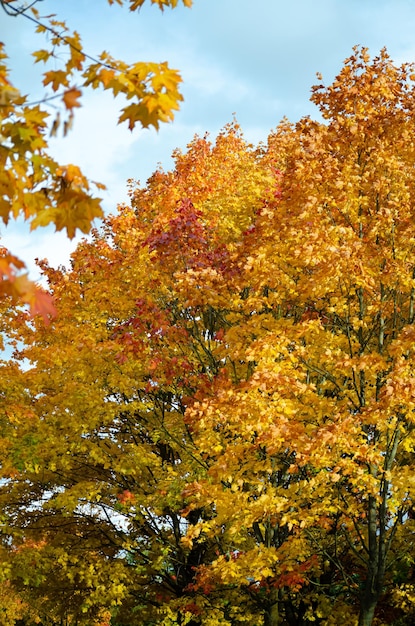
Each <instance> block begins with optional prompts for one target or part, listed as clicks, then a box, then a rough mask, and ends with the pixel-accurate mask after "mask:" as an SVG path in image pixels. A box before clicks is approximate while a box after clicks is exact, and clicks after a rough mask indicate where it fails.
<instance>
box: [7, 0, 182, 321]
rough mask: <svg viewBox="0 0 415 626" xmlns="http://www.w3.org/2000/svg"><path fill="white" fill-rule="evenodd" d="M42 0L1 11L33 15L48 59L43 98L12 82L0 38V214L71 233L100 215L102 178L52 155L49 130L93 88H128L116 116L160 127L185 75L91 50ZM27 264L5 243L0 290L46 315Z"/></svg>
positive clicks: (65, 124)
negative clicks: (92, 177)
mask: <svg viewBox="0 0 415 626" xmlns="http://www.w3.org/2000/svg"><path fill="white" fill-rule="evenodd" d="M38 1H39V0H37V1H35V2H31V3H27V4H24V3H19V2H17V1H15V0H1V2H0V5H1V7H0V8H1V9H2V10H3V16H5V14H7V15H8V16H9V19H15V18H18V19H26V20H29V21H30V22H31V23H32V24H33V26H34V28H35V29H36V32H37V33H40V34H41V35H43V36H44V37H45V40H46V47H43V48H41V49H39V50H35V51H34V52H33V57H34V62H36V63H42V64H44V65H45V66H46V70H45V72H44V74H43V87H44V88H45V89H46V94H45V95H44V97H43V98H42V99H41V101H40V102H33V98H32V99H31V98H30V96H28V95H23V94H24V93H25V92H24V89H25V88H24V86H22V87H20V86H19V87H18V86H15V85H13V84H12V83H11V82H10V78H9V67H8V59H7V56H6V51H5V49H4V45H3V44H2V45H0V122H1V143H0V167H1V178H0V192H1V193H0V196H1V197H0V219H1V220H2V221H3V223H4V224H7V223H8V222H9V220H10V219H16V218H18V217H23V218H24V219H25V220H27V221H28V222H29V223H30V227H31V229H35V228H37V227H39V226H47V225H48V224H54V225H55V227H56V230H66V231H67V234H68V236H69V237H71V238H72V237H74V235H75V232H76V230H77V229H79V230H80V231H82V232H84V233H87V232H89V230H90V228H91V224H92V222H93V220H94V219H95V218H99V217H102V208H101V201H100V199H99V198H98V197H97V195H96V193H97V192H98V193H99V190H102V189H105V186H104V185H103V184H102V183H99V182H91V181H89V180H88V179H87V177H86V176H85V175H84V174H83V173H82V172H81V170H80V169H79V167H77V166H76V165H74V164H60V163H58V162H57V161H56V160H55V159H53V158H52V157H51V156H50V154H49V151H48V133H49V131H51V133H52V134H57V133H58V132H59V133H60V132H61V131H62V132H63V134H64V135H66V134H67V132H69V131H70V128H71V126H72V123H73V119H74V112H75V110H76V108H77V107H80V106H81V102H82V96H83V93H84V92H85V90H87V89H88V88H91V89H98V88H99V89H103V90H109V91H110V92H111V93H113V95H114V96H119V95H121V96H123V97H124V100H125V101H126V104H125V106H124V107H123V108H122V110H121V113H120V117H119V122H127V123H128V127H129V128H130V129H131V130H132V129H133V128H134V126H135V125H136V124H137V123H138V124H141V125H142V126H143V127H144V128H148V127H151V126H152V127H154V128H155V129H158V127H159V125H160V123H162V122H169V121H171V120H172V119H173V116H174V112H175V111H176V110H177V109H178V107H179V103H180V101H181V100H182V96H181V94H180V92H179V90H178V87H179V84H180V81H181V78H180V75H179V73H178V72H177V71H176V70H173V69H171V68H169V66H168V65H167V63H147V62H140V61H139V62H137V63H133V64H127V63H125V62H124V61H121V60H118V59H114V58H112V57H111V56H110V54H109V53H107V52H103V53H102V54H101V55H99V56H98V57H97V58H93V57H91V56H90V55H89V54H88V52H87V51H86V50H85V49H84V47H83V43H82V41H81V37H80V35H79V33H77V32H76V31H74V32H71V30H70V29H69V27H68V26H67V24H66V23H65V21H63V20H62V19H61V17H60V16H56V15H52V16H51V15H49V16H46V17H42V15H41V14H40V13H39V10H38V8H37V7H36V6H35V5H37V4H38ZM144 1H145V0H131V1H130V2H123V0H109V4H114V3H117V4H119V5H123V4H126V5H127V6H128V7H129V9H130V10H131V11H138V10H139V9H140V7H141V6H142V5H143V4H144ZM152 3H153V4H156V5H157V6H158V7H159V8H160V9H161V10H163V9H164V8H166V7H171V8H174V7H176V6H177V4H178V0H152ZM183 4H184V5H185V6H188V7H190V6H191V4H192V2H191V0H183ZM6 19H7V18H6ZM22 90H23V91H22ZM36 100H38V98H36ZM49 104H53V109H51V108H49ZM56 110H57V113H56V115H52V114H51V111H55V112H56ZM24 267H25V266H24V263H23V261H22V260H21V259H18V258H17V257H16V256H15V255H13V253H12V252H10V251H8V250H6V249H4V248H3V249H2V251H1V258H0V280H1V284H0V294H1V295H2V296H3V297H6V296H8V297H10V296H12V297H13V298H14V299H17V300H18V301H20V302H24V303H26V304H28V305H30V308H31V311H32V314H36V313H41V314H42V315H43V316H44V318H45V319H47V317H48V315H50V314H51V313H52V314H53V312H54V309H53V304H52V302H51V300H50V298H48V297H47V296H45V294H44V293H43V292H42V291H41V290H40V288H36V286H35V285H34V284H33V283H32V282H30V281H29V280H28V278H27V275H26V274H22V273H21V271H22V270H24Z"/></svg>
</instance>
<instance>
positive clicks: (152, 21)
mask: <svg viewBox="0 0 415 626" xmlns="http://www.w3.org/2000/svg"><path fill="white" fill-rule="evenodd" d="M37 6H38V8H39V10H40V12H41V14H44V15H47V14H49V13H57V14H58V16H59V17H60V18H62V19H66V20H67V23H68V25H69V26H70V27H71V28H75V29H77V30H78V31H79V32H80V34H81V36H82V40H83V43H84V47H85V50H86V51H87V52H88V53H90V54H92V55H97V54H99V53H100V52H101V51H102V50H104V49H105V50H107V51H109V52H110V53H111V54H112V55H113V56H114V57H116V58H122V59H124V60H126V61H128V62H134V61H140V60H148V61H166V60H167V61H168V62H169V64H170V66H171V67H175V68H177V69H179V70H180V71H181V74H182V77H183V81H184V82H183V86H182V92H183V95H184V97H185V101H184V103H183V104H182V107H181V110H180V112H179V113H178V114H177V115H176V119H175V121H174V122H173V123H172V124H169V125H164V126H163V127H162V128H161V129H160V131H159V132H158V133H156V132H155V131H153V130H145V131H143V130H140V129H138V128H137V130H135V131H134V132H133V133H130V132H129V131H128V129H127V128H126V127H125V126H117V123H116V120H117V112H118V108H119V106H120V105H121V102H118V101H117V100H114V99H112V98H111V96H109V95H108V94H102V93H99V92H94V93H91V94H87V93H85V95H84V98H83V107H82V108H81V109H79V110H78V111H77V112H76V118H75V125H74V130H73V131H72V133H71V134H70V135H69V136H68V137H66V138H65V139H56V140H52V141H51V150H52V152H53V154H54V156H56V157H57V158H58V159H59V161H60V162H62V163H69V162H72V163H76V164H77V165H80V166H81V167H82V169H83V170H84V172H85V173H86V174H87V175H88V176H89V177H90V178H91V179H93V180H98V181H101V182H103V183H105V184H106V185H107V187H108V191H107V192H104V208H105V210H106V212H114V211H115V210H116V206H117V203H119V202H125V201H126V200H127V195H126V180H127V179H130V178H133V179H135V180H139V181H140V182H141V183H142V184H145V181H146V179H147V178H148V177H149V176H150V175H151V173H152V172H153V171H154V170H155V169H156V167H157V166H158V164H161V165H162V166H163V167H164V168H165V169H169V168H170V167H171V165H172V161H171V159H170V155H171V153H172V151H173V150H174V149H175V148H176V147H179V148H181V149H185V147H186V144H187V143H188V142H189V141H191V139H192V137H193V136H194V134H195V133H198V134H201V135H203V134H204V133H205V132H206V131H208V132H209V133H210V134H211V135H212V136H213V137H214V136H215V135H216V134H217V132H218V131H219V130H220V129H221V128H222V127H223V126H224V125H225V124H226V123H228V122H230V121H231V120H232V118H233V114H235V115H236V118H237V120H238V121H239V123H240V124H241V126H242V129H243V131H244V133H245V136H246V138H247V139H248V140H249V141H251V142H254V143H257V142H259V141H265V140H266V138H267V135H268V133H269V131H270V130H271V129H272V128H274V127H275V126H276V125H277V124H278V122H279V121H280V120H281V119H282V118H283V117H284V116H285V117H288V118H289V119H290V120H292V121H295V120H297V119H299V118H300V117H302V116H304V115H311V116H317V115H318V112H317V110H316V109H315V107H314V106H313V105H312V104H311V103H310V102H309V96H310V88H311V86H312V85H313V84H314V83H315V82H316V72H321V73H322V74H323V78H324V82H325V83H327V84H328V83H330V82H331V81H332V79H333V78H334V76H335V75H336V74H337V73H338V72H339V70H340V68H341V66H342V63H343V61H344V59H345V58H346V57H348V56H350V54H351V53H352V48H353V46H354V45H358V44H359V45H364V46H367V47H368V48H369V51H370V53H371V54H372V55H376V54H377V53H378V52H379V50H380V49H381V48H382V47H384V46H386V47H387V49H388V51H389V54H390V56H391V57H392V58H393V59H394V61H395V62H397V63H402V62H404V61H415V0H289V1H286V0H194V7H193V8H192V9H190V10H189V9H186V8H185V7H182V6H181V7H179V8H177V9H175V10H174V11H171V10H166V11H165V12H164V13H161V12H159V11H158V9H157V8H156V7H154V6H151V4H150V0H147V4H146V5H145V6H144V7H143V8H142V10H141V11H140V12H139V13H136V14H131V13H129V11H128V10H127V8H126V7H124V8H121V7H117V6H112V7H110V6H108V5H107V4H106V2H105V0H94V1H92V0H43V1H42V2H39V4H38V5H37ZM0 33H1V34H0V39H1V40H3V41H4V42H5V44H6V51H7V52H8V54H9V56H10V58H11V66H12V68H13V74H12V80H13V82H14V84H15V86H16V87H18V88H19V89H20V90H21V91H22V92H23V93H29V94H30V97H31V98H32V99H36V98H38V97H41V96H42V94H43V93H44V92H43V90H42V89H41V88H40V86H39V81H38V79H39V71H40V69H41V68H36V67H34V66H33V63H32V58H31V56H30V53H31V52H32V51H33V50H34V49H37V48H42V47H45V43H44V40H43V38H42V36H40V35H34V33H33V26H32V25H31V24H30V23H29V22H27V21H26V20H24V19H23V18H11V17H7V16H6V15H4V14H3V13H2V12H1V13H0ZM1 234H2V236H3V244H4V245H7V246H9V247H10V248H11V250H12V251H13V252H14V253H17V254H19V255H20V257H21V258H23V260H24V261H26V263H27V265H28V267H29V268H30V270H31V275H32V277H34V278H35V277H36V270H35V267H34V263H33V259H34V258H35V257H36V256H41V257H42V258H43V257H47V258H48V259H49V260H50V262H51V264H52V265H57V264H59V263H63V264H67V263H68V258H69V254H70V251H71V250H72V249H73V247H74V242H69V241H68V240H66V237H65V235H63V234H62V233H57V234H55V233H54V232H53V229H47V230H43V231H42V230H38V231H35V232H34V233H32V234H29V233H28V231H27V228H26V227H25V225H24V224H21V223H20V222H19V223H18V224H13V225H12V226H11V227H10V228H7V229H5V228H2V229H1Z"/></svg>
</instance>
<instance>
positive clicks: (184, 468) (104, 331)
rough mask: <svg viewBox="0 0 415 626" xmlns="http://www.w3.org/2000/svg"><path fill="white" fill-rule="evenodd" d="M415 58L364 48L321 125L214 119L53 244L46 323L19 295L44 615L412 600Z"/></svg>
mask: <svg viewBox="0 0 415 626" xmlns="http://www.w3.org/2000/svg"><path fill="white" fill-rule="evenodd" d="M414 79H415V69H414V68H413V67H412V66H411V65H406V64H404V65H402V66H400V67H396V66H395V65H394V64H393V63H392V61H391V60H390V58H389V57H388V55H387V53H386V51H382V52H381V53H380V55H379V56H378V57H376V58H374V59H371V58H370V57H369V55H368V52H367V50H365V49H356V50H355V51H354V53H353V55H352V56H351V57H350V58H349V59H347V60H346V62H345V64H344V67H343V68H342V70H341V72H340V74H339V75H338V77H337V78H336V79H335V81H334V83H333V84H332V85H329V86H324V85H323V84H320V85H318V86H316V87H315V88H314V89H313V95H312V100H313V102H315V104H317V105H318V107H319V109H320V112H321V114H322V116H323V120H324V121H323V122H321V121H319V122H317V121H313V120H312V119H309V118H306V119H303V120H301V121H300V122H298V123H297V124H290V123H289V122H287V121H283V122H282V123H281V124H280V125H279V126H278V127H277V129H276V130H275V131H274V132H273V133H271V135H270V136H269V138H268V143H267V145H260V146H259V147H258V148H253V147H252V146H249V145H247V144H246V142H245V141H244V140H243V137H242V136H241V133H240V130H239V128H238V127H237V125H236V124H232V125H230V126H229V127H227V128H226V129H225V130H224V131H223V132H222V133H221V134H220V135H219V136H218V138H217V139H216V142H215V143H214V144H213V145H212V144H211V143H210V142H209V140H208V138H207V137H205V138H203V139H202V138H195V140H194V141H193V142H192V143H191V144H190V146H189V147H188V150H187V152H185V153H181V152H177V153H176V154H175V168H174V170H173V171H172V172H167V173H165V172H163V171H157V172H156V173H155V174H154V175H153V176H152V178H151V179H150V180H149V181H148V183H147V186H146V187H144V188H138V187H137V188H135V187H132V189H131V206H130V207H129V206H122V207H120V208H119V212H118V215H116V216H111V217H109V218H107V219H106V221H105V225H104V228H103V229H102V230H100V231H97V232H95V233H94V238H93V240H92V241H91V242H90V243H86V242H84V243H83V244H81V245H80V246H79V247H78V249H77V250H76V252H75V253H74V255H73V258H72V266H71V268H69V269H65V268H61V269H59V270H54V269H52V268H49V267H47V266H44V268H43V269H44V272H45V275H46V276H47V278H48V281H49V285H50V291H51V293H52V294H53V296H54V299H55V302H56V306H57V309H58V312H59V315H58V317H57V318H55V319H54V320H52V322H51V323H50V325H49V326H45V325H44V324H43V323H42V320H35V321H33V320H30V319H29V318H28V317H27V315H26V314H24V313H22V312H19V311H16V310H14V309H10V310H8V309H7V308H4V310H3V314H2V316H1V319H2V320H4V321H3V323H4V327H5V329H7V330H8V336H9V341H11V342H13V341H15V342H16V352H15V358H14V360H12V361H10V362H7V363H4V364H3V366H2V377H1V380H2V393H1V395H0V398H1V402H2V405H1V406H2V440H1V441H2V443H1V445H2V471H3V484H2V487H1V491H0V502H1V509H2V511H3V512H4V519H3V551H4V553H5V554H6V557H5V563H6V565H7V567H6V569H5V572H4V577H5V579H7V581H8V584H9V585H11V588H12V589H13V591H14V592H15V593H16V594H21V597H22V598H24V599H25V600H27V598H29V599H30V606H31V607H32V609H33V610H36V611H37V612H38V615H39V616H40V619H43V620H45V621H46V619H56V620H57V619H58V617H59V618H63V614H64V612H65V611H66V617H67V618H68V619H72V620H78V623H88V624H89V623H92V621H93V620H95V621H96V622H97V623H99V621H101V622H102V621H103V619H104V618H105V616H106V615H108V613H107V612H108V611H109V612H110V613H111V615H112V623H113V624H117V625H119V626H126V625H127V624H128V625H131V624H143V623H144V624H148V625H150V624H153V623H158V624H164V625H165V626H167V625H170V624H187V623H188V624H191V625H192V626H199V625H200V626H202V625H203V626H204V625H209V626H213V625H216V624H223V625H224V626H225V625H228V626H230V625H232V626H234V625H236V624H238V623H240V622H245V623H248V624H250V625H252V626H260V625H261V626H262V625H264V626H277V625H279V624H281V625H282V624H289V625H293V626H294V625H296V626H301V625H306V624H321V625H327V626H329V625H333V626H335V625H337V624H341V623H350V624H355V625H359V626H368V625H370V624H372V623H376V624H385V625H386V624H393V623H394V621H395V622H396V621H397V620H398V619H400V620H401V621H400V623H408V624H409V623H412V621H413V598H414V594H415V588H414V578H413V556H412V552H413V550H412V545H413V537H414V491H413V474H414V466H413V447H414V428H413V414H414V397H415V393H414V391H415V390H414V378H413V365H414V364H413V360H414V351H413V344H414V326H413V322H414V310H415V309H414V307H415V284H414V263H413V252H414V239H413V230H414V223H413V221H414V217H413V210H412V207H413V205H414V200H415V188H414V180H413V170H414V164H415V144H414V140H413V137H414V136H415V133H414V131H415V119H414V111H415V106H414V105H415V91H414ZM51 590H53V592H51ZM411 612H412V613H411ZM105 619H106V618H105ZM375 620H376V621H375ZM405 620H406V621H405Z"/></svg>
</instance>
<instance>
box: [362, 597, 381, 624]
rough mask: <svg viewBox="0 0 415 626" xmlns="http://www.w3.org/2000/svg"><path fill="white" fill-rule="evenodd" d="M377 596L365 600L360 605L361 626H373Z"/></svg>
mask: <svg viewBox="0 0 415 626" xmlns="http://www.w3.org/2000/svg"><path fill="white" fill-rule="evenodd" d="M377 602H378V601H377V598H373V597H372V598H371V599H370V600H363V601H362V603H361V605H360V614H359V626H372V622H373V617H374V615H375V609H376V605H377Z"/></svg>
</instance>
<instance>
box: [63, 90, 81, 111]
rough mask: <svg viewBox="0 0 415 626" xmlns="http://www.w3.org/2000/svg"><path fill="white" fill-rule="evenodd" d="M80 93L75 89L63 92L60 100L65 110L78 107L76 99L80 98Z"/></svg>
mask: <svg viewBox="0 0 415 626" xmlns="http://www.w3.org/2000/svg"><path fill="white" fill-rule="evenodd" d="M81 95H82V91H80V90H79V89H76V88H72V89H68V90H67V91H65V92H64V94H63V96H62V100H63V102H64V104H65V107H66V108H67V109H73V108H74V107H80V106H81V104H80V103H79V102H78V99H79V98H80V97H81Z"/></svg>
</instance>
